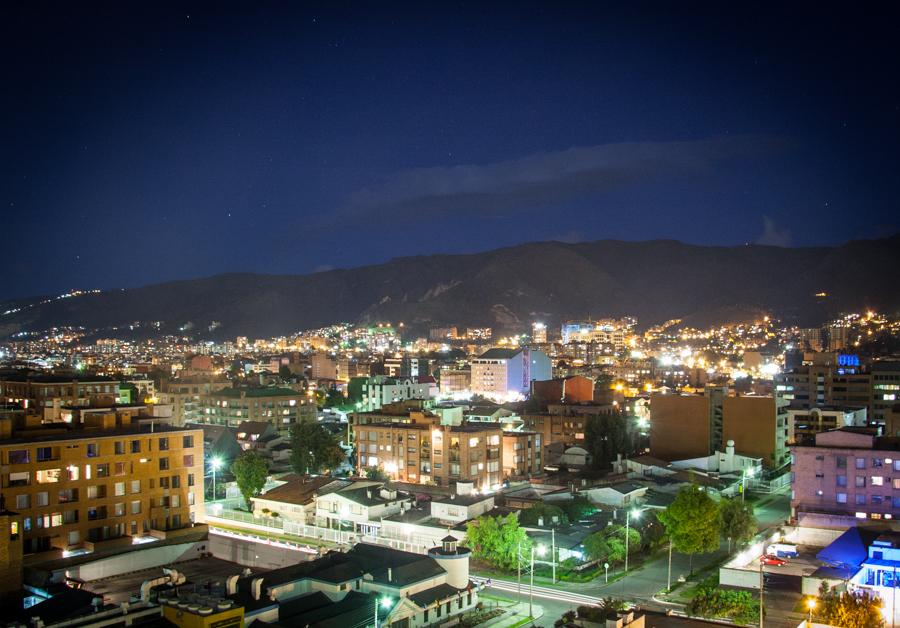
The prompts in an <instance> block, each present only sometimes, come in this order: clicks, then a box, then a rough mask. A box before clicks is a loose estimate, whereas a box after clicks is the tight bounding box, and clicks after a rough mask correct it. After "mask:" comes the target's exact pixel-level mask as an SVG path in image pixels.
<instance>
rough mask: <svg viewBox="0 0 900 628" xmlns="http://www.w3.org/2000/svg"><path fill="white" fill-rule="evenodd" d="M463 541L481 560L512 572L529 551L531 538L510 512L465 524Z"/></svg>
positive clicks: (479, 518) (487, 516)
mask: <svg viewBox="0 0 900 628" xmlns="http://www.w3.org/2000/svg"><path fill="white" fill-rule="evenodd" d="M466 544H467V545H468V546H469V547H470V548H471V549H472V552H473V554H475V556H476V557H478V558H480V559H481V560H483V561H485V562H487V563H490V564H491V565H494V566H495V567H499V568H500V569H505V570H509V571H513V570H515V569H516V567H517V565H519V564H520V561H522V564H524V561H525V557H526V556H528V554H529V552H530V551H531V539H529V538H528V535H527V534H525V530H524V529H522V528H521V527H520V526H519V520H518V519H517V518H516V516H515V515H514V514H512V513H510V514H509V515H507V516H506V517H491V516H489V515H484V516H481V517H478V518H477V519H475V520H473V521H470V522H469V523H468V524H467V525H466Z"/></svg>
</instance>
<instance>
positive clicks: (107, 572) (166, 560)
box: [53, 541, 209, 581]
mask: <svg viewBox="0 0 900 628" xmlns="http://www.w3.org/2000/svg"><path fill="white" fill-rule="evenodd" d="M208 551H209V541H198V542H196V543H178V544H176V545H165V546H163V547H148V548H146V549H139V550H136V551H132V552H127V553H125V554H119V555H118V556H111V557H109V558H101V559H99V560H95V561H93V562H90V563H85V564H83V565H78V566H77V567H70V568H68V569H67V570H66V571H68V572H69V575H70V576H72V577H74V578H80V579H81V580H98V579H100V578H109V577H110V576H118V575H120V574H123V573H129V572H132V571H140V570H141V569H151V568H153V567H162V566H164V565H170V564H172V563H177V562H181V561H185V560H194V559H195V558H200V556H202V555H203V554H204V553H206V552H208ZM64 575H65V574H63V573H60V574H57V573H55V572H54V574H53V580H54V581H56V579H57V576H59V579H60V581H61V580H62V578H63V577H64Z"/></svg>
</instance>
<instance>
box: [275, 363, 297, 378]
mask: <svg viewBox="0 0 900 628" xmlns="http://www.w3.org/2000/svg"><path fill="white" fill-rule="evenodd" d="M278 377H279V378H280V379H281V380H282V381H285V382H289V381H291V379H293V377H294V374H293V373H291V369H289V368H288V366H287V365H286V364H282V365H281V366H279V367H278Z"/></svg>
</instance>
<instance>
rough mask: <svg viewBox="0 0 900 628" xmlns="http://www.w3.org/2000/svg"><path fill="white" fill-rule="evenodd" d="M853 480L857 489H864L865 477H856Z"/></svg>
mask: <svg viewBox="0 0 900 628" xmlns="http://www.w3.org/2000/svg"><path fill="white" fill-rule="evenodd" d="M855 479H856V487H857V488H864V487H865V486H866V476H864V475H857V476H856V478H855Z"/></svg>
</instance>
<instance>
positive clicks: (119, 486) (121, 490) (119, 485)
mask: <svg viewBox="0 0 900 628" xmlns="http://www.w3.org/2000/svg"><path fill="white" fill-rule="evenodd" d="M113 487H114V493H115V495H116V497H121V496H122V495H124V494H125V482H116V483H115V484H114V485H113Z"/></svg>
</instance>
